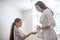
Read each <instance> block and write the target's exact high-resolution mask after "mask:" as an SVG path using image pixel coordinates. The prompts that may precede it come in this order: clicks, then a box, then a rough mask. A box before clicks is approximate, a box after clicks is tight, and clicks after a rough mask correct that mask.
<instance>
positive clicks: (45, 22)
mask: <svg viewBox="0 0 60 40" xmlns="http://www.w3.org/2000/svg"><path fill="white" fill-rule="evenodd" d="M35 7H36V9H37V11H39V12H42V15H41V17H40V23H41V24H42V27H41V26H38V28H37V29H40V30H42V37H41V38H42V40H57V36H56V33H55V31H54V27H55V25H56V24H55V20H54V18H53V15H54V14H53V12H52V10H51V9H49V8H48V7H47V6H46V5H45V4H44V3H43V2H42V1H38V2H37V3H36V4H35Z"/></svg>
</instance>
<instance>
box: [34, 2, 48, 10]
mask: <svg viewBox="0 0 60 40" xmlns="http://www.w3.org/2000/svg"><path fill="white" fill-rule="evenodd" d="M35 5H37V6H39V7H40V8H42V9H43V10H44V9H46V8H47V6H46V5H45V4H44V3H43V2H42V1H38V2H37V3H35Z"/></svg>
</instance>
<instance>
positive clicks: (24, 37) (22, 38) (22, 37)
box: [18, 32, 37, 40]
mask: <svg viewBox="0 0 60 40" xmlns="http://www.w3.org/2000/svg"><path fill="white" fill-rule="evenodd" d="M36 33H37V32H31V33H29V34H27V35H24V36H22V35H21V34H19V35H18V38H19V39H21V40H25V39H26V38H27V37H29V36H30V35H31V34H36Z"/></svg>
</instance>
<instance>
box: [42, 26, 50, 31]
mask: <svg viewBox="0 0 60 40" xmlns="http://www.w3.org/2000/svg"><path fill="white" fill-rule="evenodd" d="M49 28H50V26H45V27H43V28H42V29H43V30H47V29H49Z"/></svg>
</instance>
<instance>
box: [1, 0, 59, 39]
mask: <svg viewBox="0 0 60 40" xmlns="http://www.w3.org/2000/svg"><path fill="white" fill-rule="evenodd" d="M37 1H39V0H0V40H7V39H8V38H9V35H10V29H11V25H12V23H13V21H14V19H15V18H17V17H18V18H21V19H22V21H23V25H22V28H21V29H22V31H23V32H24V33H25V34H28V33H29V32H32V31H36V25H41V24H40V23H39V19H40V16H41V13H39V12H38V11H37V10H36V9H35V6H34V4H35V3H36V2H37ZM40 1H43V2H44V3H45V4H46V5H47V6H48V7H49V8H50V9H52V10H53V12H54V18H55V21H56V26H55V28H54V30H55V32H56V34H57V37H58V40H60V24H59V23H60V19H59V18H60V11H59V10H60V0H40ZM26 40H39V39H38V38H37V35H34V36H30V37H29V38H27V39H26Z"/></svg>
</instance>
